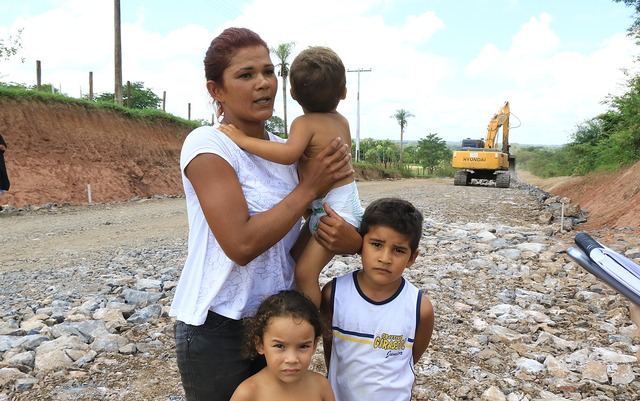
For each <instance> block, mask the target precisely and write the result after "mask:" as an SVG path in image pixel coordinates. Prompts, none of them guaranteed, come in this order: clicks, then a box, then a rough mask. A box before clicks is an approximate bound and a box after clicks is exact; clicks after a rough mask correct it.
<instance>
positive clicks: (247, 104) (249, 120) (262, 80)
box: [207, 46, 278, 135]
mask: <svg viewBox="0 0 640 401" xmlns="http://www.w3.org/2000/svg"><path fill="white" fill-rule="evenodd" d="M223 81H224V85H223V86H220V85H218V83H216V82H214V81H207V89H208V90H209V93H210V94H211V96H212V97H213V98H214V99H216V100H217V101H218V102H219V103H220V104H221V105H222V108H223V110H224V114H225V118H226V119H227V122H228V123H231V124H234V125H236V126H237V127H238V128H240V129H244V130H248V131H250V130H249V129H248V128H247V126H246V125H247V124H248V125H249V126H251V125H255V124H263V123H264V122H265V121H266V120H268V119H269V118H271V115H272V114H273V104H274V101H275V97H276V92H277V90H278V78H277V77H276V74H275V69H274V66H273V63H272V62H271V58H270V57H269V50H268V49H266V48H265V47H263V46H251V47H245V48H242V49H240V50H238V52H237V53H236V54H235V55H234V56H233V58H231V63H230V64H229V66H228V67H227V68H226V69H225V70H224V73H223ZM259 134H260V135H262V134H263V132H260V133H259Z"/></svg>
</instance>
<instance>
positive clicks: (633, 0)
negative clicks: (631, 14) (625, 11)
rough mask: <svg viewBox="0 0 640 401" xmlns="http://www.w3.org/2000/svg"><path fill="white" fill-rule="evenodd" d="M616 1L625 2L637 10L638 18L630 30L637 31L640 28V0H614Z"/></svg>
mask: <svg viewBox="0 0 640 401" xmlns="http://www.w3.org/2000/svg"><path fill="white" fill-rule="evenodd" d="M613 1H614V3H624V4H625V5H626V6H627V7H632V8H633V9H634V10H635V12H636V19H635V20H634V21H633V24H632V25H631V26H630V27H629V32H634V31H637V30H638V28H640V0H613Z"/></svg>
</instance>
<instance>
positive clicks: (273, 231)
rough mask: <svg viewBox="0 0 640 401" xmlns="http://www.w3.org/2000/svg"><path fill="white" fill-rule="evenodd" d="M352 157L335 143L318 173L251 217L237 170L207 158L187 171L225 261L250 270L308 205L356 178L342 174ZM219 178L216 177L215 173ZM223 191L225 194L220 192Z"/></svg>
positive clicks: (318, 163)
mask: <svg viewBox="0 0 640 401" xmlns="http://www.w3.org/2000/svg"><path fill="white" fill-rule="evenodd" d="M350 158H351V154H350V152H349V151H348V149H347V148H346V145H344V144H342V141H341V140H340V139H339V138H336V139H335V140H333V141H332V142H331V144H330V145H328V146H327V147H326V148H325V149H324V150H323V151H322V152H320V154H319V155H318V156H317V157H315V158H314V159H312V160H309V161H308V162H309V163H312V166H313V168H311V169H309V170H310V171H309V173H308V174H306V175H305V177H301V179H300V183H299V184H298V186H296V188H295V189H294V190H293V191H292V192H291V193H290V194H289V195H287V196H286V197H285V198H284V199H283V200H282V201H280V202H279V203H278V204H276V205H275V206H274V207H273V208H271V209H269V210H267V211H264V212H262V213H259V214H256V215H254V216H250V215H249V208H248V206H247V201H246V199H245V198H244V193H243V192H242V188H241V186H240V182H239V181H238V177H237V175H236V172H235V170H233V168H232V167H231V166H230V165H229V164H228V163H227V162H226V161H225V160H224V159H222V158H221V157H219V156H217V155H214V154H210V153H203V154H200V155H198V156H196V157H195V158H194V159H193V160H192V161H191V162H190V163H189V164H188V165H187V167H186V168H185V174H186V176H187V177H188V178H189V180H190V181H191V184H192V185H193V187H194V190H195V192H196V194H197V196H198V200H199V202H200V205H201V207H202V210H203V212H204V215H205V218H206V220H207V223H208V224H209V227H210V228H211V231H212V232H213V234H214V235H215V237H216V239H217V240H218V242H219V243H220V246H221V247H222V249H223V250H224V252H225V253H226V255H227V256H228V257H229V258H230V259H231V260H233V261H234V262H236V263H238V264H239V265H246V264H247V263H249V262H250V261H251V260H253V259H255V258H256V257H257V256H258V255H260V254H262V253H263V252H265V251H266V250H267V249H269V248H270V247H272V246H273V245H274V244H276V243H277V242H278V241H280V240H281V239H282V238H283V237H284V236H285V235H286V234H287V232H288V231H289V230H290V229H291V228H292V227H293V226H294V224H296V223H297V222H298V220H299V219H300V217H301V216H302V215H303V213H304V212H305V211H306V210H307V207H308V205H309V204H310V203H311V201H313V200H314V199H315V198H317V197H318V196H320V194H323V193H325V192H326V191H328V190H329V189H330V188H331V187H332V186H333V184H334V183H336V182H338V181H340V180H342V179H344V178H346V177H348V176H349V175H350V174H353V170H347V171H344V172H343V171H341V170H342V169H344V167H345V166H346V165H347V164H348V163H349V160H350ZM212 172H215V173H212ZM221 188H224V190H221Z"/></svg>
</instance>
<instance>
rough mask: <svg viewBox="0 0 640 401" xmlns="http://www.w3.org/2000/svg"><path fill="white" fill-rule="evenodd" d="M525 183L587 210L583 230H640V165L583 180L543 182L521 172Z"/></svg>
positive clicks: (574, 178)
mask: <svg viewBox="0 0 640 401" xmlns="http://www.w3.org/2000/svg"><path fill="white" fill-rule="evenodd" d="M518 174H519V176H520V179H521V180H523V181H524V182H526V183H528V184H531V185H534V186H536V187H538V188H540V189H542V190H544V191H546V192H549V193H551V194H554V195H557V196H566V197H568V198H570V199H571V201H572V202H573V203H576V204H578V205H580V207H581V208H583V209H586V210H587V212H588V214H587V222H586V223H585V224H584V225H581V226H580V227H581V229H585V230H592V229H602V228H623V227H629V228H635V229H640V162H638V163H635V164H633V165H631V166H627V167H623V168H621V169H620V170H618V171H615V172H600V173H593V174H589V175H586V176H582V177H556V178H549V179H542V178H537V177H533V176H532V175H530V174H527V172H520V173H518Z"/></svg>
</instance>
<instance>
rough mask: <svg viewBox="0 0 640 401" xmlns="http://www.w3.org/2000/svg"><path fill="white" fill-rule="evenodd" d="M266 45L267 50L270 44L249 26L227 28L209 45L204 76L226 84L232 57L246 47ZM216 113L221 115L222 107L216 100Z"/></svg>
mask: <svg viewBox="0 0 640 401" xmlns="http://www.w3.org/2000/svg"><path fill="white" fill-rule="evenodd" d="M252 46H264V48H265V49H267V51H268V50H269V46H267V43H266V42H265V41H264V40H262V38H261V37H260V36H259V35H258V34H257V33H255V32H253V31H252V30H250V29H247V28H227V29H225V30H224V31H222V33H221V34H220V35H218V36H216V37H215V38H214V39H213V40H212V41H211V44H210V45H209V48H208V49H207V53H206V55H205V56H204V76H205V78H206V79H207V81H214V82H216V83H217V84H218V85H220V86H224V81H223V75H224V70H226V69H227V67H229V65H230V64H231V59H232V58H233V56H235V54H236V53H237V52H238V51H239V50H240V49H244V48H246V47H252ZM214 104H215V107H216V113H217V114H218V115H220V113H221V112H222V109H221V108H220V105H219V104H217V102H216V101H214Z"/></svg>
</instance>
